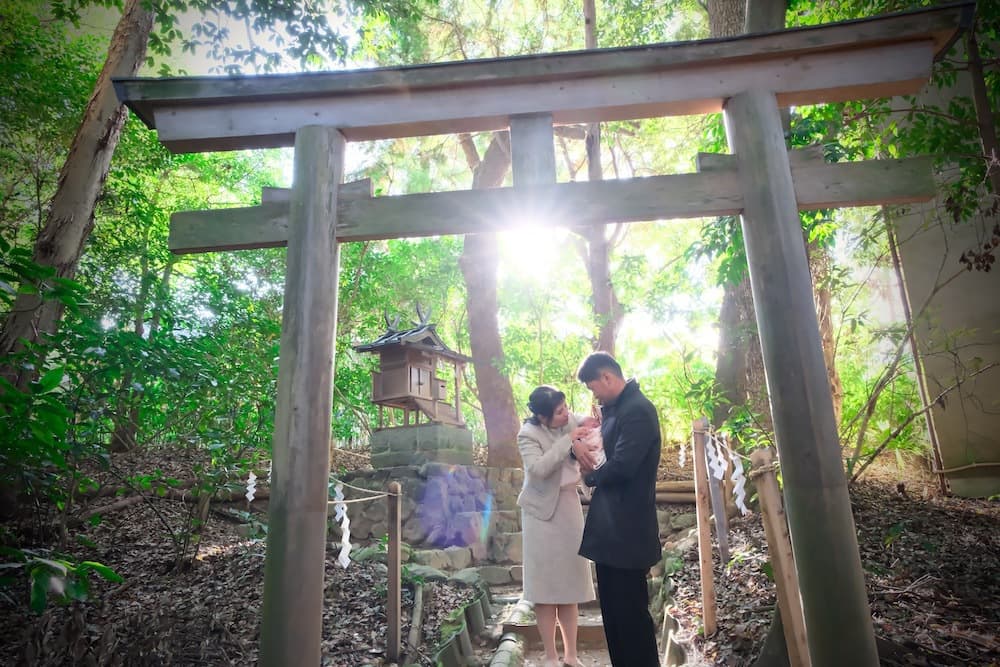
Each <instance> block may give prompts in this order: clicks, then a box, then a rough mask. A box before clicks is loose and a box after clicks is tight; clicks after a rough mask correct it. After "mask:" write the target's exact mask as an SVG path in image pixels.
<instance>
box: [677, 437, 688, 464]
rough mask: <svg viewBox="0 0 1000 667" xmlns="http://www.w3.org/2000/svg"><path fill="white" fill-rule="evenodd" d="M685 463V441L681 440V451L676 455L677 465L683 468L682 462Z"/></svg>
mask: <svg viewBox="0 0 1000 667" xmlns="http://www.w3.org/2000/svg"><path fill="white" fill-rule="evenodd" d="M686 463H687V443H686V442H682V443H681V451H680V453H679V454H678V456H677V465H679V466H680V467H681V469H683V468H684V464H686Z"/></svg>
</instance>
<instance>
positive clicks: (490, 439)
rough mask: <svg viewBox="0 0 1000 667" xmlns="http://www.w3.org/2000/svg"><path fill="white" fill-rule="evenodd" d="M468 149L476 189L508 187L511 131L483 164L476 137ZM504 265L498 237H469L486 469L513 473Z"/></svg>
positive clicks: (465, 266)
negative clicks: (500, 272)
mask: <svg viewBox="0 0 1000 667" xmlns="http://www.w3.org/2000/svg"><path fill="white" fill-rule="evenodd" d="M462 148H463V149H464V150H465V153H466V158H467V159H468V161H469V166H470V167H472V169H473V177H472V187H473V189H485V188H495V187H498V186H500V185H501V184H502V183H503V179H504V176H505V175H506V173H507V169H508V168H509V167H510V136H509V135H508V134H507V133H506V132H499V133H497V134H496V135H494V137H493V141H491V142H490V145H489V148H487V149H486V154H485V156H484V157H483V159H482V161H479V155H478V153H477V151H476V148H475V146H474V145H473V144H472V138H471V137H468V136H464V137H463V138H462ZM498 262H499V258H498V255H497V238H496V234H493V233H487V234H466V235H465V246H464V249H463V251H462V258H461V260H460V261H459V264H460V266H461V269H462V276H463V277H464V278H465V291H466V302H467V309H468V312H469V347H470V348H471V352H472V355H471V356H472V366H473V368H474V369H475V371H476V388H477V390H478V394H479V401H480V403H481V404H482V406H483V422H484V423H485V426H486V446H487V454H486V464H487V465H489V466H494V467H511V468H512V467H516V466H518V465H519V464H520V456H519V454H518V451H517V432H518V430H519V428H520V425H519V423H518V418H517V410H516V408H515V407H514V390H513V389H512V388H511V386H510V380H509V379H507V376H506V375H504V373H503V365H504V353H503V343H502V342H501V340H500V325H499V323H498V322H497V264H498Z"/></svg>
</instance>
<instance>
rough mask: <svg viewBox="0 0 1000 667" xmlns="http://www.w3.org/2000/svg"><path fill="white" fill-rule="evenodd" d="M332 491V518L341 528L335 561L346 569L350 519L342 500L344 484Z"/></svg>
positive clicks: (349, 544)
mask: <svg viewBox="0 0 1000 667" xmlns="http://www.w3.org/2000/svg"><path fill="white" fill-rule="evenodd" d="M333 491H334V496H333V499H334V506H333V510H334V515H333V519H334V521H339V522H340V529H341V537H340V554H339V555H338V556H337V562H338V563H340V566H341V567H342V568H344V569H345V570H346V569H347V566H348V565H350V563H351V557H350V554H351V519H350V518H349V517H348V516H347V504H346V503H344V502H342V501H343V500H344V485H343V484H338V485H337V486H336V487H334V489H333Z"/></svg>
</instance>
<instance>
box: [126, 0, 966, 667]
mask: <svg viewBox="0 0 1000 667" xmlns="http://www.w3.org/2000/svg"><path fill="white" fill-rule="evenodd" d="M973 10H974V5H973V4H972V3H961V4H956V5H949V6H945V7H938V8H934V9H928V10H921V11H916V12H910V13H903V14H897V15H891V16H886V17H881V18H875V19H867V20H861V21H850V22H844V23H838V24H831V25H827V26H816V27H811V28H803V29H795V30H788V31H783V32H777V33H771V34H764V35H749V36H743V37H736V38H730V39H721V40H720V39H714V40H704V41H696V42H684V43H675V44H662V45H654V46H644V47H633V48H626V49H600V50H594V51H587V52H573V53H560V54H549V55H539V56H528V57H520V58H505V59H496V60H482V61H469V62H462V63H443V64H437V65H425V66H416V67H399V68H387V69H375V70H358V71H348V72H330V73H319V74H301V75H293V76H265V77H230V78H222V77H193V78H180V79H123V80H118V81H116V82H115V86H116V90H117V92H118V95H119V97H120V98H121V99H122V100H123V101H124V102H125V103H126V104H128V105H129V107H130V108H132V109H133V111H135V112H136V113H138V114H139V115H140V117H141V118H142V119H143V120H144V121H145V122H146V123H147V125H149V126H150V127H155V128H156V129H157V130H158V132H159V136H160V140H161V141H163V143H164V144H166V145H167V146H168V147H169V148H171V149H172V150H177V151H209V150H224V149H232V148H252V147H264V146H280V145H291V144H292V143H293V142H294V145H295V170H294V183H293V187H292V189H291V191H290V192H287V191H285V192H282V191H277V192H270V193H268V200H269V201H265V203H264V204H262V205H261V206H259V207H253V208H250V209H236V210H228V211H209V212H197V213H183V214H177V215H175V217H174V219H173V221H172V225H171V239H170V244H171V248H172V249H173V250H175V251H177V252H193V251H209V250H223V249H230V248H250V247H265V246H275V245H285V244H287V246H288V255H287V275H286V282H285V302H284V309H283V322H282V337H281V360H280V365H279V375H278V400H277V414H276V417H275V435H274V478H273V487H272V494H271V512H270V528H269V532H268V543H267V561H266V568H265V585H264V611H263V621H262V637H261V652H260V664H262V665H268V666H278V665H281V666H290V665H316V664H319V662H320V658H321V656H320V639H321V632H322V626H321V621H322V602H323V572H324V563H325V552H326V544H325V535H326V506H327V480H328V477H329V459H328V451H327V448H328V443H329V436H330V411H331V387H332V380H333V374H332V368H333V341H334V336H335V328H336V322H335V314H336V312H337V307H336V294H337V272H338V268H337V267H338V251H337V244H338V242H340V241H345V240H357V239H365V238H392V237H403V236H419V235H427V234H443V233H466V232H473V231H483V230H484V229H497V228H498V226H502V225H503V224H504V223H503V222H499V221H500V220H502V215H503V211H504V210H507V209H513V210H515V211H516V210H524V209H525V207H529V206H530V207H539V208H541V210H542V211H548V212H549V213H551V218H552V220H553V222H554V223H555V224H570V225H577V224H595V223H604V222H611V221H621V220H649V219H657V218H664V217H700V216H706V215H719V214H724V213H729V214H735V213H739V214H741V216H742V226H743V235H744V239H745V242H746V250H747V260H748V263H749V267H750V280H751V286H752V289H753V296H754V303H755V308H756V318H757V325H758V328H759V331H760V339H761V344H762V348H763V355H764V366H765V370H766V376H767V384H768V392H769V394H770V397H771V403H772V414H773V423H774V429H775V436H776V440H777V444H778V452H779V457H780V462H781V467H782V473H783V478H784V482H785V491H784V492H785V499H786V504H787V516H788V520H789V532H790V534H791V538H792V546H793V550H794V552H795V557H796V561H797V568H798V574H799V584H800V588H801V594H802V603H803V611H804V616H805V621H806V626H807V630H808V641H809V652H810V656H811V659H812V663H813V665H816V666H817V667H826V666H829V667H841V666H842V665H858V666H862V665H876V664H878V657H877V652H876V648H875V639H874V633H873V629H872V623H871V617H870V613H869V610H868V604H867V598H866V594H865V588H864V579H863V574H862V570H861V562H860V556H859V553H858V545H857V538H856V535H855V532H854V522H853V518H852V516H851V507H850V500H849V497H848V492H847V484H846V480H845V478H844V472H843V468H842V464H841V456H840V445H839V442H838V439H837V425H836V423H835V421H834V416H833V407H832V401H831V397H830V389H829V386H828V384H827V376H826V369H825V365H824V361H823V353H822V348H821V343H820V337H819V331H818V327H817V323H816V317H815V313H814V310H813V301H812V292H811V287H810V275H809V269H808V264H807V260H806V255H805V249H804V245H803V242H802V233H801V228H800V225H799V218H798V213H797V209H799V208H812V207H817V208H818V207H828V206H850V205H858V204H876V203H886V202H893V203H904V202H907V201H916V200H922V199H929V198H930V197H931V196H932V195H933V184H932V182H931V175H930V168H929V164H928V163H927V162H926V161H921V160H906V161H900V162H881V161H880V162H873V163H872V162H869V163H855V164H836V165H827V164H823V163H821V162H816V161H814V160H813V161H811V160H809V159H800V158H799V157H797V155H798V154H796V153H793V154H792V157H790V156H789V153H788V152H787V150H786V148H785V142H784V137H783V134H782V128H781V122H780V116H779V108H780V107H782V106H788V105H792V104H817V103H823V102H832V101H843V100H849V99H860V98H866V97H886V96H891V95H900V94H910V93H914V92H916V91H917V90H918V89H919V88H920V87H921V86H922V85H923V84H924V83H925V82H926V81H927V80H928V78H929V76H930V71H931V65H932V62H933V60H934V58H935V56H937V55H940V54H941V53H942V52H943V51H945V50H946V49H947V47H948V46H949V45H950V44H951V43H952V41H953V40H954V39H955V38H956V37H957V35H958V32H959V31H960V30H961V29H963V28H964V27H967V26H968V25H969V24H970V22H971V18H972V15H973ZM720 109H722V110H724V113H725V120H726V128H727V134H728V137H729V142H730V146H731V149H732V150H733V152H734V153H735V155H734V156H727V157H716V158H712V157H706V158H705V160H704V161H703V162H704V165H703V168H702V171H701V173H698V174H683V175H672V176H658V177H652V178H647V179H633V180H629V181H606V182H602V183H563V184H556V183H555V158H554V148H553V143H552V136H553V129H552V126H553V123H577V122H597V121H606V120H618V119H629V118H644V117H651V116H663V115H677V114H693V113H708V112H713V111H718V110H720ZM506 128H509V129H510V131H511V149H512V168H513V176H514V186H513V187H512V188H505V189H499V190H495V191H490V192H475V193H474V192H450V193H434V194H427V195H408V196H404V197H371V192H370V186H365V185H364V184H360V185H358V184H355V185H345V186H338V184H339V183H340V181H341V180H342V176H343V154H344V145H345V142H346V141H348V140H369V139H378V138H385V137H400V136H417V135H424V134H444V133H455V132H468V131H483V130H498V129H506ZM366 187H367V188H368V189H367V190H366V189H365V188H366Z"/></svg>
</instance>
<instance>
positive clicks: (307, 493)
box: [259, 126, 344, 667]
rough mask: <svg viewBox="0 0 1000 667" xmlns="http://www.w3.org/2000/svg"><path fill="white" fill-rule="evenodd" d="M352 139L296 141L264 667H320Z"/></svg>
mask: <svg viewBox="0 0 1000 667" xmlns="http://www.w3.org/2000/svg"><path fill="white" fill-rule="evenodd" d="M343 159H344V137H343V135H341V134H340V132H338V131H337V130H336V129H335V128H330V127H320V126H308V127H303V128H301V129H300V130H299V131H298V132H296V134H295V173H294V184H293V188H292V200H291V204H290V207H291V208H290V214H289V222H290V225H289V231H288V253H287V255H286V264H287V270H286V274H285V300H284V311H283V314H282V317H281V347H280V350H281V354H280V361H279V364H278V391H277V393H278V395H277V401H276V405H275V416H274V472H273V483H272V485H271V499H270V503H271V504H270V508H269V511H268V526H269V529H268V533H267V555H266V557H265V562H264V600H263V609H262V616H261V626H260V660H259V664H260V665H262V667H284V666H285V665H318V664H319V663H320V659H321V649H320V646H321V642H322V638H323V590H324V587H323V575H324V573H325V571H326V528H327V514H326V510H327V500H328V499H329V488H328V484H329V481H330V413H331V411H332V404H333V391H332V390H333V357H334V340H335V338H336V333H337V276H338V263H339V254H338V247H337V234H336V230H337V184H338V183H340V181H341V176H342V175H343Z"/></svg>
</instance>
